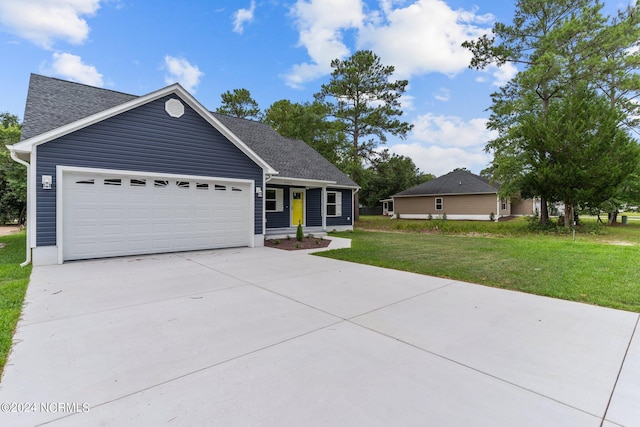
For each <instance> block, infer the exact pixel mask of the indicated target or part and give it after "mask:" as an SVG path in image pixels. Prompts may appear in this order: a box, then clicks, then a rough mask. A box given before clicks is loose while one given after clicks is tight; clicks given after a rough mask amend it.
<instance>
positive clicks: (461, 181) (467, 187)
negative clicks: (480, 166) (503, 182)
mask: <svg viewBox="0 0 640 427" xmlns="http://www.w3.org/2000/svg"><path fill="white" fill-rule="evenodd" d="M499 187H500V186H499V184H497V183H495V184H492V183H491V181H489V180H488V179H487V178H484V177H482V176H479V175H475V174H473V173H471V172H467V171H465V170H462V169H457V170H454V171H452V172H449V173H448V174H446V175H442V176H440V177H438V178H436V179H432V180H431V181H427V182H424V183H422V184H420V185H417V186H415V187H412V188H409V189H407V190H404V191H401V192H400V193H397V194H394V195H393V197H407V196H433V195H444V194H491V193H497V192H498V188H499Z"/></svg>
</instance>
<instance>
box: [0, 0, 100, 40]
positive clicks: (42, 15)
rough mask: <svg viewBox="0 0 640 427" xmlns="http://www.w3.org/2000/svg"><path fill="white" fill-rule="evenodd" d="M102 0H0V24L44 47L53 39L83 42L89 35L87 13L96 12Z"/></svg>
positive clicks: (90, 14) (89, 14) (91, 14)
mask: <svg viewBox="0 0 640 427" xmlns="http://www.w3.org/2000/svg"><path fill="white" fill-rule="evenodd" d="M100 1H101V0H21V1H16V0H0V24H1V25H2V26H3V27H4V28H5V29H6V30H7V31H9V32H11V33H13V34H16V35H18V36H20V37H22V38H25V39H27V40H30V41H32V42H33V43H35V44H37V45H38V46H41V47H43V48H45V49H51V47H52V45H53V42H54V40H56V39H57V40H64V41H67V42H69V43H72V44H81V43H83V42H84V41H85V40H86V39H87V37H88V36H89V25H87V21H85V20H84V19H83V17H84V16H93V15H94V14H95V13H96V11H97V10H98V9H99V8H100Z"/></svg>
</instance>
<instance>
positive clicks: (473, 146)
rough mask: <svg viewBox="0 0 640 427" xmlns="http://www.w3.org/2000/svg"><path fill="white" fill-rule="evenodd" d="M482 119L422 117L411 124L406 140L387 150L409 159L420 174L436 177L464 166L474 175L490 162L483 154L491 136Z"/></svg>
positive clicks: (493, 136)
mask: <svg viewBox="0 0 640 427" xmlns="http://www.w3.org/2000/svg"><path fill="white" fill-rule="evenodd" d="M486 123H487V120H486V119H479V118H478V119H472V120H469V121H464V120H463V119H461V118H460V117H455V116H437V115H434V114H425V115H422V116H419V117H418V118H416V119H415V120H414V121H413V125H414V128H413V130H412V131H411V134H410V135H409V137H408V139H410V140H412V141H414V142H412V143H406V144H405V143H400V144H395V145H392V146H390V147H389V149H390V151H392V152H394V153H396V154H400V155H403V156H408V157H411V159H412V160H413V161H414V163H415V164H416V166H418V167H419V168H420V170H421V171H423V172H428V173H432V174H434V175H436V176H440V175H443V174H445V173H447V172H451V171H452V170H453V169H455V168H462V167H466V168H469V169H471V170H472V171H474V172H476V173H478V172H480V171H481V170H482V169H484V168H485V167H486V165H487V164H488V163H489V161H490V160H491V158H490V155H489V154H487V153H485V152H484V146H485V145H486V143H487V142H488V141H489V140H491V139H493V138H495V136H496V135H495V133H494V132H492V131H489V130H487V129H486Z"/></svg>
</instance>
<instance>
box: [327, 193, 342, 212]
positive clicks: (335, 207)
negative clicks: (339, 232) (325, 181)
mask: <svg viewBox="0 0 640 427" xmlns="http://www.w3.org/2000/svg"><path fill="white" fill-rule="evenodd" d="M327 216H342V193H340V192H339V191H327Z"/></svg>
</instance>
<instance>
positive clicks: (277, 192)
mask: <svg viewBox="0 0 640 427" xmlns="http://www.w3.org/2000/svg"><path fill="white" fill-rule="evenodd" d="M283 200H284V190H283V189H282V188H268V187H267V190H266V192H265V199H264V202H265V208H266V210H267V212H282V211H283V210H284V207H283V206H284V203H283Z"/></svg>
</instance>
